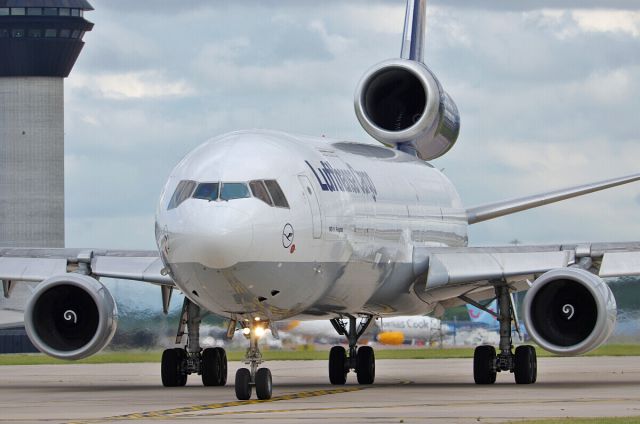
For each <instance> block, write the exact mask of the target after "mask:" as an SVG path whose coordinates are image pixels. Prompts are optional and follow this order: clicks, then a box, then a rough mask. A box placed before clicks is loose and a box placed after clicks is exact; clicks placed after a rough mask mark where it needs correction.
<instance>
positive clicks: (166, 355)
mask: <svg viewBox="0 0 640 424" xmlns="http://www.w3.org/2000/svg"><path fill="white" fill-rule="evenodd" d="M200 321H201V316H200V307H199V306H198V305H196V304H195V303H193V302H191V301H190V300H189V299H186V298H185V299H184V303H183V305H182V314H181V315H180V327H179V329H178V336H177V337H176V344H180V343H181V342H182V337H183V336H184V333H185V332H184V329H185V327H186V328H187V333H188V335H187V345H186V346H185V348H174V349H167V350H165V351H164V352H163V353H162V363H161V376H162V385H163V386H165V387H178V386H184V385H185V384H187V377H188V376H189V374H200V375H201V376H202V384H203V385H205V386H224V385H225V384H226V383H227V354H226V352H225V351H224V349H222V348H221V347H215V348H207V349H204V350H202V348H201V347H200Z"/></svg>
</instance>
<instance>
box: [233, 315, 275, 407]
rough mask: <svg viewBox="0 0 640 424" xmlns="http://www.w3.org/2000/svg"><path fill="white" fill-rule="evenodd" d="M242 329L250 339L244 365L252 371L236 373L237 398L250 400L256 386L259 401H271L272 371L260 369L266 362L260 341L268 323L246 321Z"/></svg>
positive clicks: (240, 370)
mask: <svg viewBox="0 0 640 424" xmlns="http://www.w3.org/2000/svg"><path fill="white" fill-rule="evenodd" d="M242 327H243V328H242V332H243V334H244V335H245V336H247V337H248V338H249V349H247V353H246V355H245V359H244V363H245V364H247V365H249V366H250V369H247V368H240V369H238V371H237V372H236V382H235V388H236V397H237V398H238V399H239V400H248V399H250V398H251V392H252V389H253V387H254V386H255V388H256V396H257V397H258V399H261V400H264V399H271V392H272V386H273V385H272V379H271V371H270V370H269V368H258V367H259V366H260V364H262V363H263V362H264V361H263V359H262V353H260V347H259V346H258V340H259V339H260V337H261V336H262V335H263V334H264V331H265V329H266V328H267V327H268V323H267V322H264V321H259V320H254V321H249V322H246V321H245V322H242Z"/></svg>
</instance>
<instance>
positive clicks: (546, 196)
mask: <svg viewBox="0 0 640 424" xmlns="http://www.w3.org/2000/svg"><path fill="white" fill-rule="evenodd" d="M638 180H640V174H633V175H627V176H625V177H619V178H612V179H610V180H605V181H599V182H596V183H591V184H583V185H580V186H576V187H569V188H565V189H561V190H555V191H550V192H546V193H540V194H534V195H532V196H526V197H520V198H517V199H511V200H503V201H500V202H495V203H489V204H486V205H481V206H475V207H472V208H468V209H467V221H468V222H469V224H476V223H478V222H482V221H488V220H490V219H494V218H499V217H501V216H505V215H510V214H512V213H516V212H522V211H525V210H527V209H533V208H537V207H539V206H544V205H548V204H550V203H555V202H559V201H561V200H566V199H571V198H573V197H578V196H582V195H585V194H589V193H594V192H596V191H600V190H606V189H608V188H612V187H617V186H620V185H623V184H628V183H632V182H634V181H638Z"/></svg>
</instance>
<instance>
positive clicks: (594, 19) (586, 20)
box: [571, 10, 640, 37]
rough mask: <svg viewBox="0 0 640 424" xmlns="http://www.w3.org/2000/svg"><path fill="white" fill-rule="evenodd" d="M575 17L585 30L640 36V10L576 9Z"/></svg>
mask: <svg viewBox="0 0 640 424" xmlns="http://www.w3.org/2000/svg"><path fill="white" fill-rule="evenodd" d="M571 15H572V17H573V19H574V20H575V21H576V22H577V23H578V25H579V26H580V28H581V29H582V30H584V31H593V32H613V33H615V32H621V33H626V34H629V35H632V36H633V37H640V12H630V11H626V10H624V11H623V10H575V11H572V12H571Z"/></svg>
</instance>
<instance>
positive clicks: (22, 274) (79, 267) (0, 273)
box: [0, 248, 174, 293]
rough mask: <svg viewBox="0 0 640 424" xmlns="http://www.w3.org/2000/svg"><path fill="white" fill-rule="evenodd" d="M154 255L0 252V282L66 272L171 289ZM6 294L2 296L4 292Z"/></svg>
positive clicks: (139, 252)
mask: <svg viewBox="0 0 640 424" xmlns="http://www.w3.org/2000/svg"><path fill="white" fill-rule="evenodd" d="M162 269H163V264H162V261H161V260H160V256H159V254H158V252H157V251H144V250H99V249H95V250H92V249H21V248H11V249H0V280H2V281H3V282H5V287H6V285H7V284H8V282H12V281H36V282H39V281H42V280H45V279H47V278H49V277H52V276H55V275H63V274H65V273H68V272H74V271H82V273H85V274H88V275H93V276H96V277H110V278H120V279H125V280H136V281H144V282H148V283H152V284H157V285H162V286H174V282H173V280H172V279H171V277H170V276H169V275H165V274H164V273H163V272H162ZM5 293H6V292H5Z"/></svg>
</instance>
